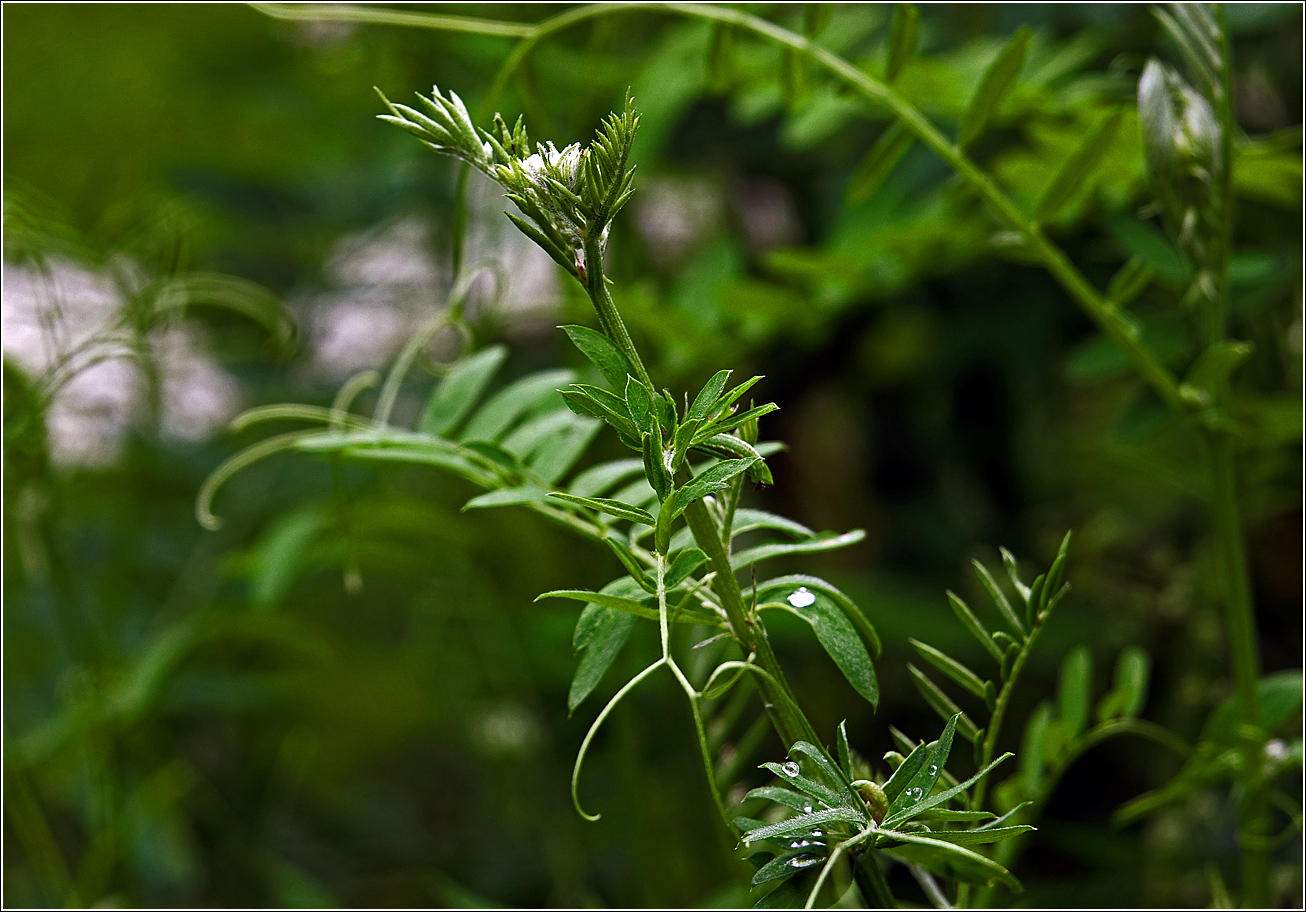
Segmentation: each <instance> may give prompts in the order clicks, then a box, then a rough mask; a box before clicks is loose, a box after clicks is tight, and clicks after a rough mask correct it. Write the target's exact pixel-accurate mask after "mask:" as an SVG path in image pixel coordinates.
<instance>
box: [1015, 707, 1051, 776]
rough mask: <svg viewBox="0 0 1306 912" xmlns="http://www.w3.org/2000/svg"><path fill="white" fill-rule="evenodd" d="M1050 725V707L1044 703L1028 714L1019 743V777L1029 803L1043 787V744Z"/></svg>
mask: <svg viewBox="0 0 1306 912" xmlns="http://www.w3.org/2000/svg"><path fill="white" fill-rule="evenodd" d="M1050 724H1052V705H1051V704H1050V703H1048V702H1046V701H1044V702H1042V703H1040V704H1039V705H1038V706H1037V708H1035V710H1034V711H1033V712H1032V713H1030V716H1029V721H1027V722H1026V723H1025V733H1024V736H1023V737H1022V739H1021V742H1020V777H1021V780H1022V781H1023V784H1024V787H1025V797H1026V798H1029V799H1030V800H1031V801H1032V800H1035V799H1036V798H1037V796H1038V794H1039V789H1040V788H1041V787H1042V785H1043V768H1044V758H1043V742H1044V740H1045V735H1046V733H1047V729H1048V726H1049V725H1050Z"/></svg>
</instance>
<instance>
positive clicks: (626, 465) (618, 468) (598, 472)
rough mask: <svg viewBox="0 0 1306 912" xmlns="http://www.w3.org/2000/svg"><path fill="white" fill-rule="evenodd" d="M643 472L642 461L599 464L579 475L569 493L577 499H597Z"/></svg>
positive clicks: (630, 460) (628, 460)
mask: <svg viewBox="0 0 1306 912" xmlns="http://www.w3.org/2000/svg"><path fill="white" fill-rule="evenodd" d="M642 471H644V462H643V460H640V459H614V460H612V461H611V462H603V463H599V464H598V465H596V466H593V467H591V468H588V469H586V470H585V471H584V472H581V473H580V474H579V475H577V476H576V477H575V478H574V479H573V480H572V482H571V487H570V488H568V489H567V493H568V494H574V495H575V496H577V497H595V496H597V495H599V494H602V493H604V492H605V491H609V490H611V489H612V488H613V487H615V486H616V485H619V484H621V483H622V482H623V481H625V480H626V479H627V478H630V477H632V476H634V475H638V474H639V473H640V472H642Z"/></svg>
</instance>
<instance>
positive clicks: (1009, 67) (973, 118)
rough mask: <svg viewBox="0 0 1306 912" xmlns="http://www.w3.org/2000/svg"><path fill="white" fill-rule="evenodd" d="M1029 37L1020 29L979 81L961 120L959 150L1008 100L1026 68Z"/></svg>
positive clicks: (973, 137)
mask: <svg viewBox="0 0 1306 912" xmlns="http://www.w3.org/2000/svg"><path fill="white" fill-rule="evenodd" d="M1029 37H1030V31H1029V28H1028V27H1027V26H1021V28H1020V30H1019V31H1018V32H1016V34H1015V36H1013V37H1012V39H1011V40H1010V41H1008V42H1007V43H1006V45H1005V46H1004V47H1003V48H1002V50H1001V51H999V52H998V56H997V57H996V58H995V59H994V61H993V63H991V64H989V68H988V70H986V71H985V73H984V78H983V79H982V80H980V84H979V88H978V89H977V90H976V91H975V97H974V98H973V99H971V103H970V108H969V109H968V110H967V111H966V115H965V116H964V117H963V118H962V121H961V129H960V131H958V133H957V148H959V149H964V148H965V147H966V146H968V145H970V144H971V143H972V142H974V141H975V140H976V139H978V138H979V136H980V134H982V133H983V132H984V128H985V127H987V126H988V125H989V120H990V119H992V117H993V115H994V114H995V113H997V110H998V108H999V107H1000V106H1001V104H1002V102H1003V100H1004V99H1005V98H1006V97H1007V92H1009V91H1010V90H1011V87H1012V86H1013V85H1015V84H1016V77H1018V76H1019V75H1020V70H1021V68H1022V67H1023V66H1024V65H1025V52H1026V51H1028V50H1029Z"/></svg>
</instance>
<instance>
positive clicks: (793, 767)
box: [780, 760, 801, 776]
mask: <svg viewBox="0 0 1306 912" xmlns="http://www.w3.org/2000/svg"><path fill="white" fill-rule="evenodd" d="M780 770H781V771H782V772H783V773H784V774H785V775H786V776H797V775H798V774H799V772H801V769H800V768H799V766H798V764H797V763H794V762H793V761H792V760H790V761H789V762H788V763H786V764H785V765H784V766H782V767H780Z"/></svg>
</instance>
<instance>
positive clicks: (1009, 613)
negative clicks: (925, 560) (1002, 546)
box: [971, 560, 1025, 639]
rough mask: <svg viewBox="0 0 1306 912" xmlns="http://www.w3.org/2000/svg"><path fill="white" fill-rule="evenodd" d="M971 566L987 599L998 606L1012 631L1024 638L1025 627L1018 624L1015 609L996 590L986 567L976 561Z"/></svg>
mask: <svg viewBox="0 0 1306 912" xmlns="http://www.w3.org/2000/svg"><path fill="white" fill-rule="evenodd" d="M971 564H972V565H973V566H974V567H975V575H976V576H978V577H979V579H980V582H981V583H983V584H984V589H985V591H987V592H988V594H989V598H991V599H993V604H995V605H997V606H998V610H999V611H1001V612H1002V616H1003V617H1005V618H1006V619H1007V623H1008V624H1010V625H1011V627H1012V629H1014V630H1015V631H1016V632H1017V633H1019V634H1020V636H1021V638H1022V639H1023V638H1024V636H1025V626H1024V625H1023V624H1022V623H1021V622H1020V618H1019V617H1017V616H1016V612H1015V609H1013V608H1012V607H1011V602H1009V601H1007V596H1006V595H1005V594H1004V593H1003V591H1002V590H1001V589H999V588H998V583H997V581H996V580H994V579H993V576H992V575H991V574H990V573H989V569H988V567H985V566H984V565H983V564H981V563H980V562H979V561H977V560H973V561H971Z"/></svg>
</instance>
